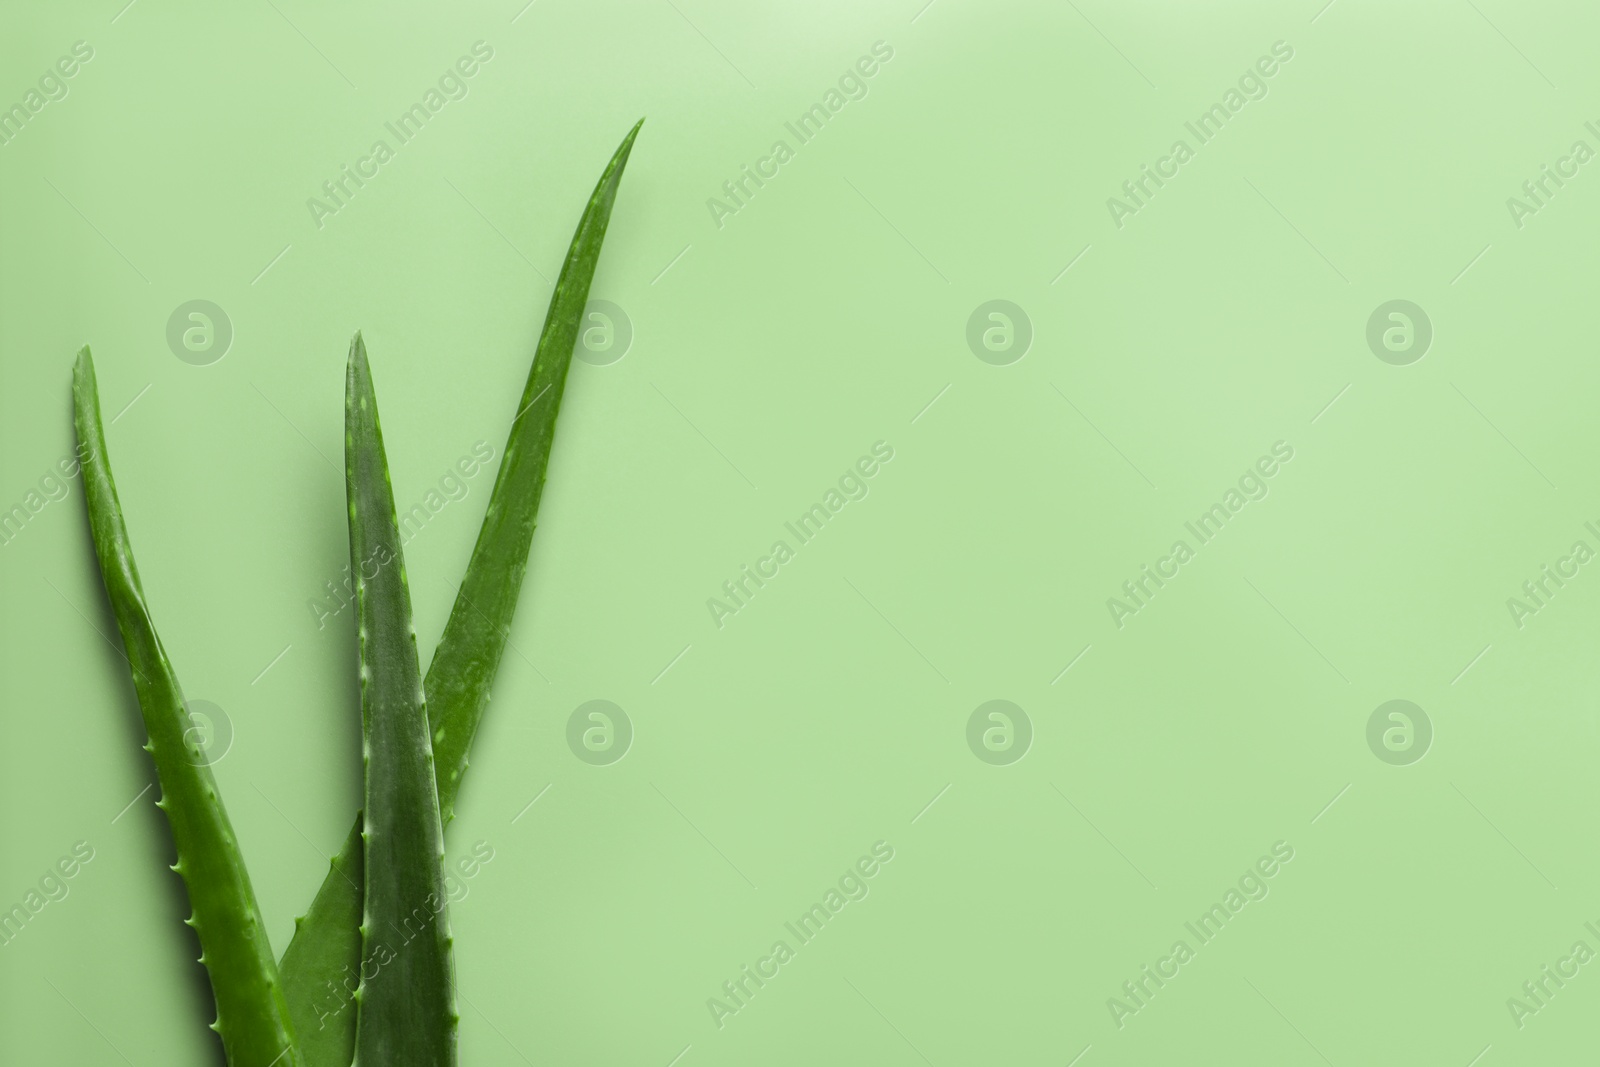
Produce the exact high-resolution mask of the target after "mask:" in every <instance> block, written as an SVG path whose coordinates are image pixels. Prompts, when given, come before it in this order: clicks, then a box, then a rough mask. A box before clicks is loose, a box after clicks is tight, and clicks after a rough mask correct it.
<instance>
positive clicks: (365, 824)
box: [344, 334, 458, 1067]
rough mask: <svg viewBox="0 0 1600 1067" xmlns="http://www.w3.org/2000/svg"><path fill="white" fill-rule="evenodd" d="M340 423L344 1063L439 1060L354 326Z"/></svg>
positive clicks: (435, 999)
mask: <svg viewBox="0 0 1600 1067" xmlns="http://www.w3.org/2000/svg"><path fill="white" fill-rule="evenodd" d="M344 427H345V429H344V435H345V436H344V455H345V487H346V492H347V495H348V498H349V502H350V572H351V574H352V576H353V577H354V579H355V593H356V598H355V599H356V644H357V647H358V649H359V651H360V663H361V667H360V671H361V756H362V763H363V764H364V766H365V769H366V775H365V777H366V796H365V800H364V803H363V808H362V825H361V843H362V869H363V871H364V872H365V875H366V887H365V891H364V900H363V906H362V915H361V960H362V964H361V969H360V979H361V984H360V987H359V988H358V990H357V991H356V1008H357V1013H356V1055H355V1061H354V1063H355V1067H453V1065H454V1064H455V1062H456V1023H457V1018H458V1017H457V1015H456V1009H455V975H454V970H453V965H452V958H451V954H450V919H449V906H448V905H449V901H448V899H447V897H446V893H445V885H444V824H443V823H442V822H441V821H440V819H439V793H438V790H437V788H436V787H435V785H434V771H433V744H432V742H431V741H430V739H429V737H428V709H427V703H426V700H425V698H424V696H423V693H422V668H421V665H420V664H419V663H418V661H417V634H416V630H415V629H413V628H412V624H411V592H410V590H409V588H408V587H407V582H406V565H405V559H404V557H403V556H402V554H401V548H400V527H399V524H398V523H397V522H396V521H395V513H394V490H393V489H392V488H391V487H390V484H389V465H388V462H387V460H386V459H385V458H384V452H383V430H382V428H381V427H380V426H379V424H378V398H377V396H376V394H375V393H374V391H373V388H372V370H371V368H370V367H369V366H368V364H367V350H366V346H365V345H364V344H363V343H362V341H361V335H360V334H356V338H355V340H354V341H353V342H351V345H350V365H349V373H348V376H347V378H346V379H345V411H344Z"/></svg>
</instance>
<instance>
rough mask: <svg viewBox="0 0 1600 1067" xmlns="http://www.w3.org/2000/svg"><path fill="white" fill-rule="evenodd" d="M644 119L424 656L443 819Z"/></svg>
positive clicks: (584, 251) (534, 373) (526, 392)
mask: <svg viewBox="0 0 1600 1067" xmlns="http://www.w3.org/2000/svg"><path fill="white" fill-rule="evenodd" d="M642 125H644V120H643V119H640V120H639V121H638V122H637V123H635V124H634V127H633V129H631V130H629V131H628V135H627V136H626V137H624V138H623V139H622V144H621V145H619V146H618V147H617V151H616V154H614V155H613V156H612V157H611V162H610V163H608V164H607V165H606V169H605V171H604V173H602V174H601V175H600V181H599V182H598V183H597V184H596V185H595V189H594V193H593V195H591V196H590V197H589V204H588V206H587V207H586V208H585V209H584V212H583V217H582V218H581V219H580V220H579V221H578V229H577V231H576V232H575V233H574V234H573V235H572V245H571V247H569V248H568V250H567V259H566V262H565V263H563V264H562V266H561V275H560V277H558V278H557V279H556V291H555V293H554V295H552V296H551V297H550V310H549V312H548V313H546V315H545V320H544V329H543V331H541V333H540V334H539V345H538V348H537V349H536V350H535V351H534V356H533V367H532V369H531V370H530V371H529V372H528V384H527V385H526V386H525V387H524V388H523V390H522V399H521V401H519V402H518V404H517V414H516V417H515V419H514V420H513V421H512V424H511V432H510V433H509V434H508V435H507V437H506V448H505V454H504V456H503V457H502V458H501V460H500V473H499V474H498V475H496V477H495V482H494V492H493V493H492V494H491V495H490V497H489V507H488V510H487V511H486V512H485V513H484V516H483V526H482V527H481V528H480V529H479V531H478V543H477V544H476V545H475V546H474V547H473V550H472V560H471V562H470V563H468V564H467V573H466V576H465V577H464V578H462V580H461V587H460V588H459V589H458V590H457V592H456V601H455V606H454V607H452V608H451V609H450V621H449V622H448V623H446V624H445V628H444V634H443V635H442V636H441V637H440V638H439V646H438V648H436V649H435V650H434V653H433V660H432V662H431V663H429V665H428V683H427V684H428V701H429V705H430V707H431V709H432V710H431V713H430V721H431V723H432V725H433V748H434V758H435V760H437V761H438V764H439V807H440V811H441V812H443V814H444V819H445V821H446V822H449V821H450V819H451V818H452V817H453V815H454V813H455V798H456V792H457V790H458V789H459V788H460V786H461V776H462V774H463V773H465V771H466V769H467V750H468V749H469V748H471V747H472V738H473V735H474V734H476V733H477V730H478V723H479V721H480V720H481V719H482V718H483V712H484V709H485V708H486V707H488V705H489V690H490V687H491V686H493V684H494V676H495V673H496V672H497V671H498V670H499V669H500V658H501V656H503V655H504V654H505V650H506V639H507V638H508V637H509V636H510V633H511V618H512V616H513V615H514V614H515V613H516V610H517V595H518V593H519V592H520V591H521V589H522V578H523V575H524V573H526V571H527V569H528V546H529V545H530V544H532V542H533V528H534V519H535V518H536V517H537V516H538V513H539V498H540V497H541V496H542V495H543V493H544V476H545V469H546V467H548V466H549V463H550V444H551V441H552V440H553V439H554V438H555V432H556V415H557V414H558V413H559V411H560V409H561V394H562V392H563V390H564V389H565V388H566V384H567V370H568V368H570V367H571V366H572V350H573V347H574V346H575V345H576V344H577V340H578V329H579V327H580V326H581V325H582V320H583V309H584V305H586V304H587V303H588V302H589V283H590V282H592V281H593V280H594V271H595V266H596V264H598V263H599V260H600V245H601V243H602V242H603V241H604V240H605V236H606V224H607V223H608V222H610V220H611V205H612V203H613V201H615V200H616V196H617V186H618V185H619V184H621V182H622V171H623V168H624V167H625V166H626V165H627V162H628V153H629V152H631V151H632V150H633V139H634V138H635V137H637V136H638V134H639V127H640V126H642Z"/></svg>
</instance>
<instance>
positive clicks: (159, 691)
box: [72, 345, 305, 1067]
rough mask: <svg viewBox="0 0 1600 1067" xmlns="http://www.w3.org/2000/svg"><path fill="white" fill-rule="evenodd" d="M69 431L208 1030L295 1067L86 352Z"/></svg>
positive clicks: (279, 989) (242, 1059)
mask: <svg viewBox="0 0 1600 1067" xmlns="http://www.w3.org/2000/svg"><path fill="white" fill-rule="evenodd" d="M72 401H73V421H74V423H75V424H76V427H77V431H78V442H79V445H80V447H84V448H86V451H87V452H88V456H87V458H85V459H84V461H83V495H84V500H85V502H86V504H87V505H88V512H89V530H90V534H91V536H92V538H93V540H94V551H95V555H96V557H98V559H99V562H100V576H101V579H102V580H103V581H104V583H105V589H106V597H107V598H108V599H109V600H110V602H111V610H112V613H113V614H114V615H115V616H116V619H117V628H118V629H119V630H120V631H121V632H122V646H123V650H124V655H126V657H127V660H128V666H129V669H130V670H131V672H132V675H133V687H134V691H135V693H136V694H137V695H138V698H139V710H140V712H141V713H142V715H143V717H144V727H145V733H146V736H147V741H146V744H145V746H144V749H145V751H146V752H148V753H150V756H151V758H152V759H153V760H154V762H155V765H156V776H157V778H158V779H159V781H160V783H161V799H160V800H159V801H158V802H157V803H156V806H157V807H158V808H160V809H161V810H162V811H164V812H165V813H166V815H167V822H168V824H169V825H170V826H171V828H172V841H173V844H174V845H175V846H176V849H177V857H178V862H177V863H175V864H173V865H172V869H173V870H174V871H177V872H178V875H179V876H180V877H181V878H182V879H183V882H184V887H185V888H186V889H187V891H188V894H189V906H190V909H191V910H192V913H193V914H192V915H191V916H190V918H188V919H186V920H184V921H185V922H187V923H188V924H189V926H191V927H193V928H194V932H195V934H196V935H197V936H198V937H199V939H200V962H201V963H203V964H205V967H206V971H207V973H208V974H209V975H210V977H211V992H212V995H213V996H214V997H215V999H216V1005H217V1020H216V1022H214V1023H212V1024H211V1028H212V1029H213V1030H215V1031H216V1032H217V1034H218V1036H219V1037H221V1039H222V1047H223V1050H224V1051H225V1052H226V1053H227V1057H228V1063H229V1065H230V1067H301V1065H303V1064H304V1062H305V1061H304V1060H303V1059H302V1058H301V1055H300V1052H299V1049H298V1046H297V1045H296V1043H295V1039H294V1025H293V1023H292V1021H291V1018H290V1013H289V1006H288V1003H287V1001H286V999H285V996H284V990H283V985H282V983H281V981H280V980H279V975H278V967H277V963H276V962H275V961H274V960H273V958H272V945H271V944H270V943H269V941H268V939H267V934H266V928H265V927H264V926H263V924H262V921H261V910H260V908H258V907H257V906H256V897H255V892H254V891H253V890H252V889H251V888H250V875H249V873H248V872H247V871H246V870H245V865H244V859H243V857H242V856H241V855H240V853H239V842H238V840H237V839H236V838H235V837H234V835H233V826H232V825H231V824H230V823H229V821H228V812H227V809H226V808H224V807H223V804H222V796H221V794H219V793H218V792H217V783H216V779H215V778H214V777H213V776H212V774H211V768H210V766H209V765H208V764H207V762H206V760H205V757H204V755H203V754H202V752H201V750H200V748H199V747H198V745H197V744H196V743H195V741H194V740H193V738H195V737H196V736H198V734H197V733H195V732H192V731H194V730H195V726H194V723H193V721H192V720H191V719H190V717H189V711H188V708H187V707H186V705H185V704H184V700H183V690H182V689H181V688H180V687H179V685H178V678H177V675H176V674H175V673H174V671H173V669H172V663H171V662H170V661H169V660H168V659H167V654H166V651H165V650H164V649H163V648H162V647H161V639H160V637H158V636H157V634H156V628H155V622H154V620H152V619H151V617H150V607H149V605H148V604H147V603H146V602H145V598H144V587H143V586H142V585H141V584H140V582H139V568H138V566H137V565H136V564H135V563H134V558H133V547H132V545H131V544H130V542H129V540H128V528H127V525H126V523H125V522H124V521H123V517H122V505H121V503H119V502H118V500H117V485H116V482H115V481H114V480H113V479H112V477H111V460H110V457H109V456H108V455H107V454H106V440H105V428H104V427H103V426H102V425H101V421H100V394H99V389H98V387H97V384H96V381H95V373H94V359H93V357H92V356H90V354H89V348H88V346H87V345H85V346H84V347H83V349H82V350H80V351H79V352H78V360H77V364H76V365H75V366H74V368H73V372H72Z"/></svg>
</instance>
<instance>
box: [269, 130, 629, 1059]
mask: <svg viewBox="0 0 1600 1067" xmlns="http://www.w3.org/2000/svg"><path fill="white" fill-rule="evenodd" d="M643 124H644V120H643V119H640V120H639V122H638V123H637V124H635V125H634V127H633V129H632V130H630V131H628V135H627V136H626V137H624V138H623V140H622V144H621V145H619V146H618V148H617V151H616V153H615V154H614V155H613V156H612V157H611V161H610V163H608V164H607V165H606V168H605V171H604V172H603V173H602V174H601V175H600V180H599V182H598V183H597V184H596V185H595V189H594V193H593V195H592V196H590V198H589V203H588V205H587V206H586V207H585V208H584V212H583V217H582V218H581V219H580V220H579V222H578V228H577V230H576V232H574V233H573V235H572V244H571V246H570V247H569V248H568V250H567V258H566V261H565V263H564V264H563V265H562V268H561V275H560V277H559V278H558V279H557V281H556V288H555V293H554V295H552V297H551V298H550V310H549V312H548V314H547V315H546V317H545V325H544V330H543V332H542V333H541V334H540V337H539V344H538V347H537V349H536V350H535V352H534V359H533V367H532V369H531V370H530V372H529V376H528V384H527V386H526V388H524V390H523V393H522V399H521V400H520V401H519V402H518V405H517V418H516V419H515V420H514V421H513V423H512V426H511V432H510V435H509V437H508V438H507V442H506V449H505V453H504V456H503V458H502V459H501V463H500V473H499V475H498V476H497V478H496V479H495V485H494V491H493V493H492V494H491V496H490V498H489V506H488V511H487V513H486V514H485V516H484V520H483V527H482V529H481V530H480V532H479V534H478V542H477V546H476V547H475V548H474V549H473V553H472V562H471V563H470V564H469V566H468V568H467V575H466V578H465V580H463V581H462V583H461V587H460V590H459V591H458V593H457V596H456V602H455V607H454V609H453V610H452V611H451V614H450V621H449V623H448V624H447V626H446V628H445V632H444V637H443V638H442V639H441V640H440V642H439V647H438V649H437V650H436V651H435V652H434V656H433V661H432V663H431V664H430V665H429V667H428V675H427V679H426V682H425V690H426V694H427V701H428V720H429V725H430V726H431V728H432V729H433V731H434V739H433V746H434V769H435V773H436V775H437V786H438V792H439V809H440V815H441V818H442V820H443V821H444V822H449V821H450V818H451V816H452V814H453V809H454V806H455V797H456V792H457V789H458V788H459V786H460V783H461V776H462V773H463V772H464V771H465V770H466V767H467V749H468V748H469V747H470V745H471V743H472V737H473V735H474V734H475V733H476V732H477V728H478V723H479V721H480V720H481V719H482V717H483V712H484V709H485V708H486V707H487V706H488V703H489V689H490V686H491V684H492V683H493V681H494V676H495V672H496V671H497V670H498V669H499V666H500V659H501V657H502V655H503V654H504V652H505V645H506V638H507V636H508V635H509V632H510V627H511V617H512V613H513V612H514V611H515V610H516V604H517V594H518V591H519V590H520V588H521V585H522V577H523V573H524V571H525V569H526V565H527V557H528V546H529V545H530V544H531V543H532V538H533V527H534V518H535V515H536V513H537V512H538V508H539V496H540V494H541V492H542V491H543V488H544V475H545V468H546V466H547V464H548V462H549V458H550V442H551V439H552V437H553V436H554V433H555V422H556V415H557V412H558V410H559V406H560V402H561V393H562V390H563V388H564V386H565V383H566V377H567V370H568V368H569V367H570V366H571V363H572V352H573V347H574V345H575V344H576V343H577V336H578V330H579V328H580V326H581V324H582V318H583V309H584V305H585V304H587V303H588V299H589V284H590V282H591V281H592V280H593V278H594V271H595V265H596V264H597V262H598V261H599V257H600V246H601V243H602V242H603V241H604V239H605V234H606V224H607V223H608V222H609V221H610V218H611V205H612V203H613V202H614V201H615V200H616V195H617V187H618V185H619V184H620V183H621V181H622V171H623V167H624V166H625V165H626V163H627V162H628V154H629V152H630V151H631V150H632V148H633V140H634V138H635V137H636V136H638V133H639V127H640V126H642V125H643ZM360 823H361V820H360V818H359V817H358V818H357V820H356V829H355V830H352V831H351V834H350V836H349V837H348V838H346V840H345V845H344V848H343V850H341V851H340V853H339V855H338V856H336V857H335V858H334V860H333V862H332V864H331V866H330V869H329V871H328V874H327V876H326V877H325V878H324V879H323V882H322V887H321V888H320V889H319V890H318V891H317V895H316V897H315V899H313V900H312V902H311V907H310V909H309V910H307V912H306V914H305V915H304V916H302V917H301V918H299V919H297V920H296V921H295V934H294V939H293V940H292V941H290V942H289V948H288V950H287V951H285V952H284V954H283V961H282V968H283V981H284V987H285V989H286V990H287V991H288V996H289V1007H290V1010H291V1011H292V1012H293V1013H294V1019H295V1024H296V1026H297V1027H298V1030H299V1034H300V1042H301V1048H302V1050H303V1051H304V1053H305V1056H306V1061H307V1063H308V1064H309V1065H310V1067H349V1063H350V1060H351V1057H352V1055H353V1053H354V1049H355V1019H354V1017H353V1016H354V1014H355V1013H354V1011H353V1009H352V1008H351V993H352V992H353V991H354V989H355V985H356V983H357V981H358V975H359V969H360V965H361V958H362V957H361V938H360V934H359V933H358V932H357V927H358V926H359V925H360V923H361V881H362V871H361V850H360V847H359V846H360V836H359V829H360Z"/></svg>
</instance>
